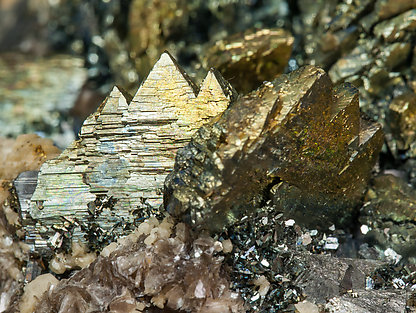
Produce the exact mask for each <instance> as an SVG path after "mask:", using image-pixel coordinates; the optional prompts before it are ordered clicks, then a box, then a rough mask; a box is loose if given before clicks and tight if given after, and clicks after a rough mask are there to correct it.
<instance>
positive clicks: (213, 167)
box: [164, 66, 383, 231]
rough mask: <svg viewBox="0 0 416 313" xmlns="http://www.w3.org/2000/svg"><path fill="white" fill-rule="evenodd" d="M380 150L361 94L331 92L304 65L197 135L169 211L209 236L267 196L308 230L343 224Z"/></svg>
mask: <svg viewBox="0 0 416 313" xmlns="http://www.w3.org/2000/svg"><path fill="white" fill-rule="evenodd" d="M382 142H383V135H382V130H381V126H380V125H379V124H376V123H373V122H371V121H369V120H368V119H366V118H365V117H363V116H361V115H360V111H359V106H358V92H357V90H356V89H355V88H354V87H352V86H351V85H349V84H342V85H337V86H333V84H332V82H331V80H330V79H329V76H328V75H327V74H326V73H325V72H324V71H323V70H322V69H319V68H316V67H313V66H306V67H304V68H302V69H299V70H297V71H294V72H292V73H290V74H288V75H282V76H280V77H279V78H277V79H276V80H274V81H273V82H272V83H270V82H267V83H265V84H263V86H262V87H260V88H259V89H258V90H256V91H253V92H252V93H250V94H248V95H247V96H245V97H242V98H241V99H239V100H238V101H236V102H235V103H233V104H232V105H231V106H230V107H229V108H228V109H227V110H226V111H225V112H224V114H223V115H222V116H221V117H220V118H219V120H218V121H216V122H214V123H211V124H209V125H205V126H203V127H201V128H200V129H199V130H198V132H197V133H196V134H195V135H194V136H193V138H192V140H191V142H190V143H189V144H188V145H187V146H186V147H184V148H183V149H180V150H179V151H178V154H177V157H176V163H175V167H174V171H173V172H172V173H171V174H169V176H168V177H167V180H166V182H165V199H164V201H165V207H166V208H167V210H168V211H169V212H170V213H171V214H173V215H174V216H177V217H180V218H182V219H183V220H185V221H187V222H189V223H191V224H193V225H194V226H196V227H200V228H205V229H209V230H212V231H215V230H219V229H222V228H223V227H225V226H227V225H230V224H233V223H234V222H235V221H237V220H238V219H240V218H241V217H242V216H244V214H246V213H247V212H249V211H252V210H253V209H255V208H256V207H259V206H261V205H262V204H263V203H264V201H267V199H268V197H270V195H269V194H270V193H271V194H274V197H275V202H276V205H277V206H278V207H280V208H281V209H283V211H290V213H291V214H295V215H296V214H297V215H300V216H304V215H307V220H309V221H310V222H313V223H314V222H318V224H319V222H321V223H328V222H332V223H337V224H342V223H348V221H349V218H351V216H352V215H353V214H354V207H355V206H356V205H357V204H358V203H359V201H360V198H361V196H362V192H363V190H364V188H365V186H366V183H367V181H368V178H369V176H370V172H371V169H372V168H373V166H374V164H375V162H376V159H377V156H378V153H379V151H380V149H381V145H382ZM282 190H284V191H283V192H282ZM333 204H335V205H333ZM341 217H342V218H343V219H341Z"/></svg>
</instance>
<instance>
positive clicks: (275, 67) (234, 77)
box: [205, 28, 294, 93]
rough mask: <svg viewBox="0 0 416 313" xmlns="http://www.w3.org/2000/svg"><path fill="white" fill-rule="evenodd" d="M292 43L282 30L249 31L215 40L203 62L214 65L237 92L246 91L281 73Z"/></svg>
mask: <svg viewBox="0 0 416 313" xmlns="http://www.w3.org/2000/svg"><path fill="white" fill-rule="evenodd" d="M293 42H294V38H293V37H292V35H291V34H290V33H289V32H288V31H286V30H284V29H280V28H274V29H261V30H255V31H253V30H250V31H246V32H244V33H238V34H234V35H232V36H229V37H228V38H225V39H224V40H220V41H217V42H216V43H215V45H214V46H213V47H211V48H210V50H209V51H208V53H207V57H206V58H205V63H206V65H207V64H210V65H211V66H214V67H215V68H217V69H218V70H219V71H220V72H221V74H222V75H224V77H225V78H226V79H228V80H229V81H230V82H231V83H232V84H233V86H234V87H235V88H237V90H238V91H241V92H243V93H247V92H250V91H251V90H253V89H255V88H257V87H259V86H260V84H261V83H262V82H263V81H269V80H271V79H273V78H275V77H276V75H277V74H280V73H283V71H284V69H285V68H286V66H287V62H288V61H289V58H290V54H291V52H292V45H293ZM248 77H250V78H249V79H248Z"/></svg>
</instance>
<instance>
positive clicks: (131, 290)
mask: <svg viewBox="0 0 416 313" xmlns="http://www.w3.org/2000/svg"><path fill="white" fill-rule="evenodd" d="M223 250H224V249H223V245H222V243H221V242H219V241H215V240H214V239H213V238H211V237H207V236H204V235H201V236H199V237H198V236H197V237H194V236H193V235H192V234H191V232H190V231H189V228H187V227H186V225H184V224H183V223H179V224H176V225H175V226H174V225H173V224H172V223H171V222H170V221H169V219H165V220H164V221H162V222H161V223H159V221H158V220H157V219H156V218H154V217H152V218H150V219H149V220H148V221H145V222H143V223H142V224H140V226H139V227H138V228H137V229H136V231H135V232H134V233H132V234H130V235H129V236H128V237H127V238H124V239H123V240H120V241H119V243H118V244H116V243H113V244H111V245H110V246H109V247H107V248H105V249H104V250H103V251H102V253H101V256H99V257H98V258H97V260H96V261H94V262H93V263H92V264H91V265H90V266H89V267H88V268H84V269H83V270H81V271H78V272H77V273H76V274H75V275H73V276H72V277H71V278H70V279H67V280H61V281H60V282H59V283H57V284H56V283H55V284H56V286H55V287H54V288H48V289H47V290H46V292H45V293H44V295H43V297H42V299H41V300H40V301H39V299H33V300H32V301H31V302H32V303H33V302H35V304H32V305H31V304H30V303H22V304H21V308H22V305H24V306H25V307H26V306H28V305H30V306H31V307H33V306H35V305H36V304H37V307H36V310H33V311H34V312H42V313H46V312H56V311H60V312H92V311H95V312H101V311H107V310H109V311H111V312H120V313H125V312H131V313H133V312H147V313H150V312H198V313H225V312H228V313H241V312H245V311H246V310H245V308H244V305H243V301H242V299H241V297H240V296H239V295H238V293H236V292H233V291H231V290H230V288H229V285H230V284H229V281H228V280H227V275H226V272H225V270H224V267H223V266H222V262H223V260H224V255H223ZM33 311H32V312H33Z"/></svg>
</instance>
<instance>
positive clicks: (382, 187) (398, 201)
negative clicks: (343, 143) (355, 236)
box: [359, 174, 416, 264]
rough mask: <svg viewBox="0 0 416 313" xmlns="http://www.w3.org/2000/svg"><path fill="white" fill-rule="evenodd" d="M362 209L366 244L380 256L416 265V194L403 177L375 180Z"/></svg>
mask: <svg viewBox="0 0 416 313" xmlns="http://www.w3.org/2000/svg"><path fill="white" fill-rule="evenodd" d="M366 200H367V201H366V203H365V204H364V206H363V207H362V208H361V214H360V218H359V219H360V222H361V223H362V224H363V225H365V227H368V232H366V233H365V234H364V236H363V239H364V241H366V242H368V243H371V244H372V246H374V248H375V250H376V253H377V254H378V255H377V257H379V258H387V259H388V253H386V251H390V250H393V251H394V253H395V254H396V260H397V261H399V260H400V259H404V260H405V261H406V262H409V263H413V264H416V249H415V245H414V241H415V239H416V227H415V222H416V191H415V190H414V189H413V188H412V187H411V186H410V185H408V184H407V183H406V181H405V180H403V179H402V178H400V177H397V176H393V175H390V174H384V175H379V176H377V177H376V178H374V180H373V182H372V185H371V187H370V189H369V190H368V192H367V194H366Z"/></svg>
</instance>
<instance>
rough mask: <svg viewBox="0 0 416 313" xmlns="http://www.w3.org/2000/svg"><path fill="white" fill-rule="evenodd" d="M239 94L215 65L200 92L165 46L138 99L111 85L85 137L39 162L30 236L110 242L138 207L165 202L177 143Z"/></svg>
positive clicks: (43, 242) (28, 215) (52, 241)
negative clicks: (48, 159) (167, 180)
mask: <svg viewBox="0 0 416 313" xmlns="http://www.w3.org/2000/svg"><path fill="white" fill-rule="evenodd" d="M235 97H236V93H235V91H234V89H233V88H232V87H231V86H230V85H229V84H228V83H227V82H226V81H225V80H224V79H223V78H222V77H221V75H220V74H219V73H218V72H217V71H215V70H211V71H210V72H209V73H208V74H207V76H206V78H205V80H204V81H203V83H202V86H201V88H200V90H199V92H198V89H197V88H196V87H195V85H194V84H193V82H192V81H191V80H190V79H189V78H188V77H187V76H186V74H185V73H184V72H183V71H182V70H181V69H180V68H179V66H178V65H177V63H176V61H175V60H174V59H173V58H172V57H171V56H170V55H169V54H168V53H164V54H162V56H161V57H160V59H159V61H158V62H157V63H156V64H155V66H154V67H153V69H152V71H151V72H150V74H149V76H148V77H147V79H146V80H145V81H144V83H143V84H142V85H141V86H140V88H139V90H138V91H137V93H136V94H135V96H134V97H133V98H131V97H130V96H129V95H128V94H127V93H125V92H122V91H121V89H119V88H117V87H114V89H113V91H112V92H111V94H110V95H109V97H108V98H107V99H106V100H105V101H104V103H103V104H102V105H101V106H100V108H99V109H98V110H97V112H96V113H94V114H92V115H91V116H89V117H88V118H87V120H86V121H85V122H84V124H83V126H82V129H81V132H80V140H78V141H74V142H73V143H72V144H71V145H70V146H69V147H68V148H67V149H66V150H65V151H64V152H63V153H62V154H61V155H60V156H59V157H58V158H56V159H53V160H51V161H48V162H46V163H45V164H44V165H43V166H42V168H41V171H40V173H39V177H38V183H37V187H36V190H35V192H34V194H33V196H32V203H31V207H30V209H28V210H24V211H23V212H22V215H23V216H24V221H25V224H26V229H27V230H30V231H29V234H28V241H29V242H32V243H34V244H35V246H36V249H38V248H40V247H44V248H46V246H47V245H48V244H49V245H52V246H53V247H55V248H59V247H61V246H62V244H63V243H64V241H65V240H64V239H65V238H68V237H71V238H77V239H82V240H85V239H86V238H87V240H88V237H93V238H94V240H92V241H98V242H100V240H101V241H102V242H103V243H108V242H109V241H110V240H111V239H113V238H115V237H117V236H118V235H122V234H123V233H124V232H125V231H126V230H128V228H129V225H130V226H131V225H132V223H134V221H135V219H136V218H137V217H138V215H139V213H140V210H142V209H143V208H146V207H152V208H158V206H160V204H161V203H162V193H161V189H162V187H163V182H164V179H165V177H166V175H167V173H168V172H169V171H170V170H171V168H172V167H173V163H174V158H175V153H176V151H177V149H178V148H180V147H182V146H184V145H185V144H186V143H187V142H188V141H189V139H190V137H191V135H192V134H193V133H194V132H195V131H196V130H197V129H198V128H199V127H201V125H202V124H204V123H206V122H207V121H208V120H209V119H211V118H212V117H214V116H216V115H218V114H219V113H221V112H222V111H224V110H225V108H226V107H227V106H228V105H229V103H230V102H231V101H232V100H233V99H234V98H235ZM34 229H37V230H38V231H39V232H40V234H39V233H37V232H36V231H34ZM84 237H86V238H84Z"/></svg>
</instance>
